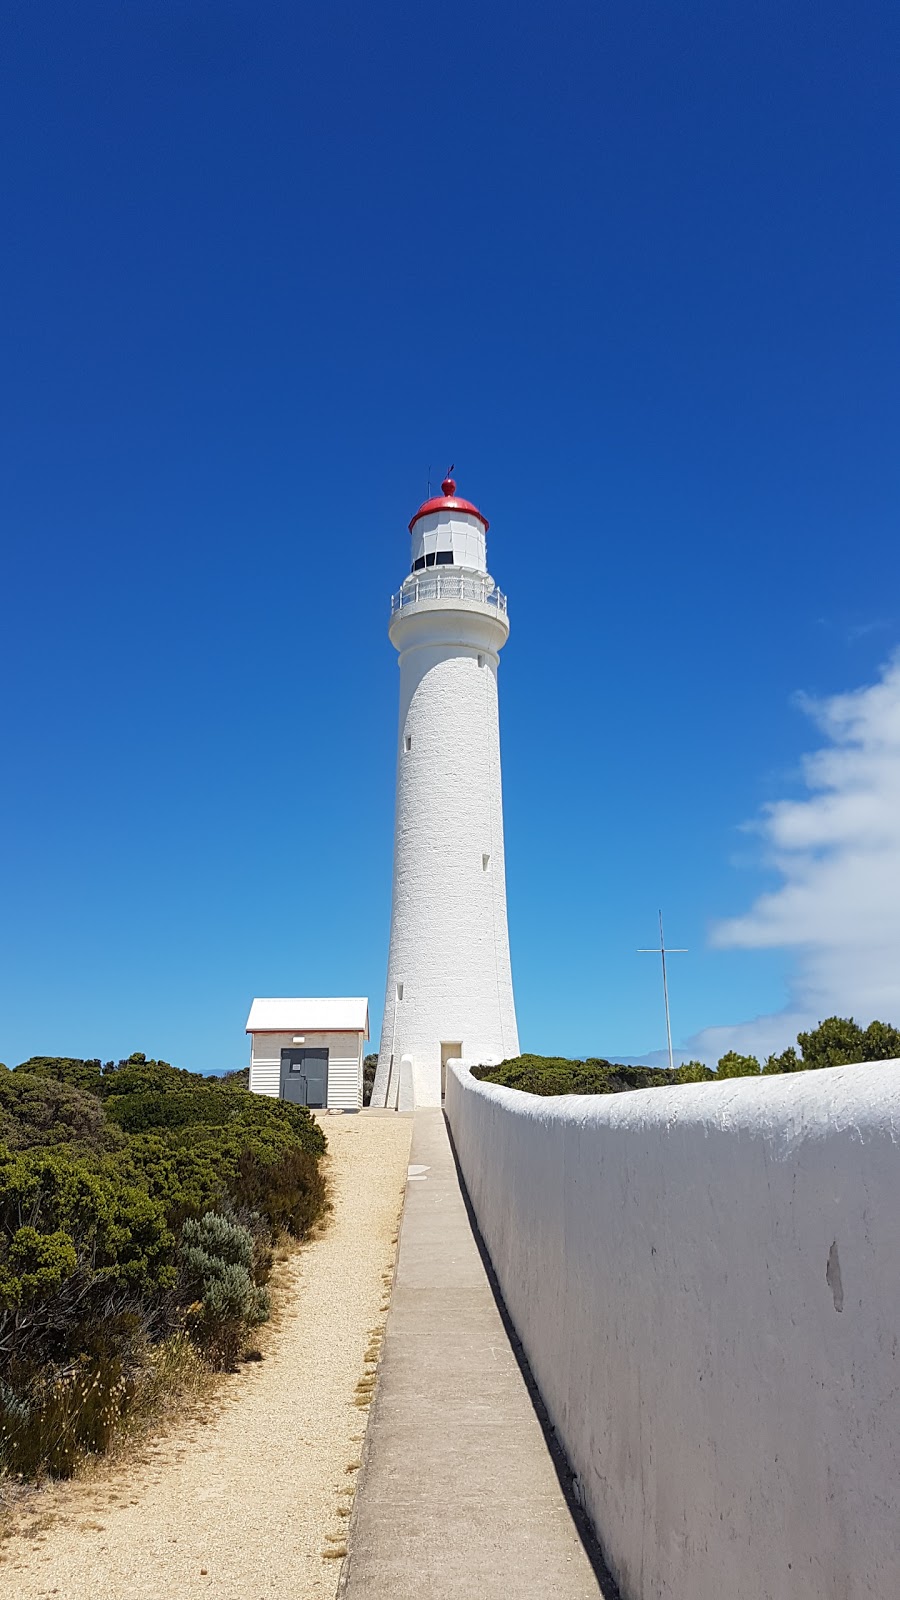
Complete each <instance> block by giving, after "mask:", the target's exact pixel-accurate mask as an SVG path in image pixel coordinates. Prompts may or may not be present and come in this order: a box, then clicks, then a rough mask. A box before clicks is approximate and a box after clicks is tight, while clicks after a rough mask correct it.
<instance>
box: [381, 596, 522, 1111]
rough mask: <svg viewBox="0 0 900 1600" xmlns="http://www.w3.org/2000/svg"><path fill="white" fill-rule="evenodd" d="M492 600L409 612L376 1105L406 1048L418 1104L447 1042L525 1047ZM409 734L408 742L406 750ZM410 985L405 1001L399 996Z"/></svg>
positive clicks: (435, 1076) (403, 635)
mask: <svg viewBox="0 0 900 1600" xmlns="http://www.w3.org/2000/svg"><path fill="white" fill-rule="evenodd" d="M507 631H508V630H507V625H506V622H505V620H501V619H498V618H497V617H496V615H495V614H494V613H492V611H491V609H490V608H489V607H487V606H479V605H477V604H476V605H473V606H472V607H471V608H470V607H461V606H452V607H449V606H445V605H442V604H441V603H436V604H422V605H415V606H410V607H409V608H408V610H407V611H406V612H405V613H404V614H403V615H402V616H401V617H399V618H395V620H394V623H393V625H392V628H391V638H392V640H393V642H394V644H395V646H396V647H397V649H398V650H400V652H401V654H400V719H399V737H398V749H397V810H396V821H395V835H394V884H393V906H392V913H391V939H390V951H389V955H388V974H387V986H386V990H385V1007H384V1020H383V1023H382V1033H381V1050H380V1054H379V1062H378V1072H377V1077H376V1082H375V1088H374V1091H373V1096H372V1099H373V1104H375V1105H383V1104H385V1101H386V1099H390V1098H391V1095H392V1086H391V1085H390V1084H389V1081H388V1079H389V1068H390V1060H391V1056H392V1055H393V1060H394V1072H395V1073H396V1072H397V1070H398V1068H399V1063H400V1060H401V1058H402V1057H403V1056H405V1055H409V1056H411V1058H412V1063H413V1086H414V1093H415V1100H416V1104H417V1105H440V1102H441V1043H442V1042H443V1043H453V1042H456V1043H459V1044H461V1046H462V1053H463V1055H464V1056H466V1057H468V1058H470V1059H473V1060H475V1059H477V1060H481V1061H484V1060H486V1059H487V1058H488V1057H490V1058H491V1059H494V1060H500V1059H502V1058H504V1057H506V1056H514V1055H517V1054H518V1049H519V1041H518V1033H517V1029H516V1013H515V1003H514V999H513V987H512V971H511V967H510V959H509V935H508V930H507V915H506V865H505V858H504V849H503V804H502V792H501V780H500V728H499V717H498V705H497V666H498V655H497V652H498V650H499V648H500V646H501V645H502V644H503V643H504V642H505V640H506V636H507ZM407 742H408V743H409V749H407ZM398 985H402V988H403V995H402V999H399V998H398V988H397V986H398Z"/></svg>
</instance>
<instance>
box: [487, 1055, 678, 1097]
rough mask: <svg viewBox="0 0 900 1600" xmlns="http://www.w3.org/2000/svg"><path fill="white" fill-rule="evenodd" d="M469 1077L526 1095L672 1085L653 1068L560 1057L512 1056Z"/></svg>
mask: <svg viewBox="0 0 900 1600" xmlns="http://www.w3.org/2000/svg"><path fill="white" fill-rule="evenodd" d="M472 1076H473V1077H475V1078H479V1079H481V1081H482V1082H484V1083H499V1084H503V1085H504V1087H506V1088H507V1089H521V1090H522V1091H523V1092H524V1093H525V1094H541V1095H554V1094H620V1093H621V1092H622V1091H623V1090H625V1089H651V1088H657V1087H659V1086H660V1085H665V1084H669V1083H671V1082H672V1081H673V1080H672V1078H671V1077H670V1075H669V1073H668V1072H665V1071H663V1070H662V1069H657V1068H655V1067H630V1066H625V1065H624V1064H622V1063H619V1064H615V1063H613V1062H611V1061H604V1060H602V1059H600V1058H596V1057H592V1058H590V1059H588V1060H587V1061H569V1060H567V1059H566V1058H565V1057H563V1056H514V1057H512V1058H511V1059H510V1060H509V1061H501V1062H500V1065H499V1066H496V1067H474V1068H473V1069H472Z"/></svg>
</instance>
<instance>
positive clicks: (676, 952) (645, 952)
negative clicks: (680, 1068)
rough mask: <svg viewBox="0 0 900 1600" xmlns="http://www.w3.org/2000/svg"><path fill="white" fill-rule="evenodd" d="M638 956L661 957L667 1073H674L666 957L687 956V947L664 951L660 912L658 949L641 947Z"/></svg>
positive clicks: (660, 915)
mask: <svg viewBox="0 0 900 1600" xmlns="http://www.w3.org/2000/svg"><path fill="white" fill-rule="evenodd" d="M638 955H639V956H661V957H662V975H663V999H664V1001H665V1003H666V1043H667V1044H668V1046H669V1071H670V1072H674V1070H675V1058H674V1056H673V1055H672V1024H671V1022H670V1020H669V982H668V979H667V977H666V956H684V955H687V946H686V945H670V946H669V949H668V950H667V949H666V941H665V938H664V937H663V919H662V912H660V913H659V947H658V948H654V947H652V946H650V945H647V946H645V947H643V948H642V949H640V950H638Z"/></svg>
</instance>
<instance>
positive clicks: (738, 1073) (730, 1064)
mask: <svg viewBox="0 0 900 1600" xmlns="http://www.w3.org/2000/svg"><path fill="white" fill-rule="evenodd" d="M716 1077H717V1078H758V1077H759V1062H758V1061H757V1059H756V1057H755V1056H741V1055H738V1053H737V1051H736V1050H729V1051H728V1052H727V1054H726V1055H724V1056H721V1057H720V1059H719V1069H718V1072H717V1073H716Z"/></svg>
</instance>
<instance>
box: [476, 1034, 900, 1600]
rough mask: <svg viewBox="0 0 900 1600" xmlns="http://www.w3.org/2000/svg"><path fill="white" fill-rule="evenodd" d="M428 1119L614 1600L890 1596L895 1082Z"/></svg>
mask: <svg viewBox="0 0 900 1600" xmlns="http://www.w3.org/2000/svg"><path fill="white" fill-rule="evenodd" d="M446 1109H447V1114H448V1118H449V1121H450V1124H451V1127H452V1131H453V1138H454V1142H455V1145H456V1149H457V1152H458V1155H459V1160H460V1165H461V1167H462V1171H463V1174H464V1177H465V1182H466V1186H467V1188H468V1191H469V1195H470V1197H471V1201H472V1205H473V1207H474V1210H475V1214H476V1216H477V1218H478V1223H479V1226H480V1228H481V1232H482V1234H483V1236H484V1240H485V1243H486V1245H487V1248H488V1251H489V1253H490V1256H491V1260H492V1262H493V1264H494V1268H495V1270H496V1273H497V1277H498V1279H499V1282H500V1287H501V1290H502V1292H503V1296H504V1299H505V1301H506V1305H507V1307H508V1309H509V1312H510V1315H511V1317H512V1320H513V1322H514V1324H515V1326H516V1329H517V1331H518V1333H519V1335H520V1337H521V1339H522V1342H523V1345H524V1347H525V1351H526V1354H527V1356H528V1360H529V1361H530V1363H531V1367H532V1370H533V1372H534V1375H535V1378H536V1380H537V1383H538V1386H539V1388H540V1391H541V1394H542V1395H543V1398H544V1401H545V1403H546V1405H547V1409H548V1412H549V1414H550V1418H551V1421H552V1423H553V1425H554V1427H555V1428H556V1430H557V1433H558V1435H559V1437H560V1439H561V1440H562V1442H563V1445H564V1447H565V1449H566V1452H567V1454H568V1457H569V1461H570V1463H571V1465H572V1467H573V1469H574V1471H575V1473H576V1474H577V1478H578V1482H579V1485H580V1489H581V1493H582V1494H583V1497H584V1501H585V1505H586V1508H587V1511H588V1514H589V1515H590V1517H591V1518H592V1520H593V1522H594V1525H595V1527H596V1529H597V1531H598V1533H599V1536H600V1539H601V1541H602V1544H603V1546H604V1549H605V1552H606V1557H607V1560H608V1562H609V1564H610V1567H611V1568H612V1571H613V1573H614V1575H615V1576H616V1578H617V1580H618V1582H619V1585H620V1587H621V1591H622V1595H623V1600H651V1597H652V1600H737V1597H738V1596H740V1597H741V1600H766V1597H768V1600H864V1597H865V1600H893V1597H894V1596H896V1595H900V1541H898V1538H897V1506H898V1503H900V1399H898V1394H900V1389H898V1354H897V1337H898V1325H900V1228H898V1224H897V1219H898V1216H900V1152H898V1144H900V1062H892V1063H879V1064H877V1065H869V1066H862V1067H860V1066H854V1067H844V1068H833V1069H830V1070H828V1071H823V1072H808V1073H802V1074H797V1075H791V1076H786V1077H784V1078H766V1079H746V1078H745V1079H737V1080H731V1081H730V1082H729V1083H727V1084H697V1085H693V1086H688V1085H685V1086H682V1087H680V1088H672V1089H647V1090H642V1091H637V1092H634V1093H630V1094H622V1095H615V1096H609V1097H606V1096H602V1097H601V1096H595V1097H590V1096H565V1097H562V1098H558V1099H543V1098H539V1097H537V1096H533V1095H523V1094H518V1093H516V1092H515V1091H513V1090H508V1089H501V1088H498V1087H496V1086H493V1085H488V1084H480V1083H478V1082H477V1081H476V1080H474V1079H473V1078H471V1077H470V1076H469V1073H468V1069H467V1068H465V1067H462V1066H460V1065H458V1064H454V1065H453V1066H451V1068H450V1070H449V1074H448V1085H447V1106H446Z"/></svg>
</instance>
